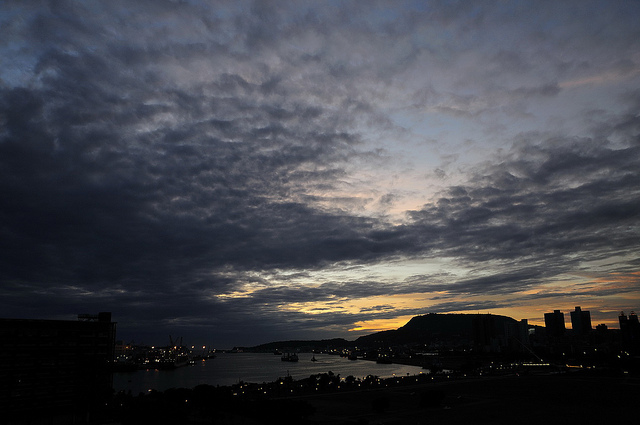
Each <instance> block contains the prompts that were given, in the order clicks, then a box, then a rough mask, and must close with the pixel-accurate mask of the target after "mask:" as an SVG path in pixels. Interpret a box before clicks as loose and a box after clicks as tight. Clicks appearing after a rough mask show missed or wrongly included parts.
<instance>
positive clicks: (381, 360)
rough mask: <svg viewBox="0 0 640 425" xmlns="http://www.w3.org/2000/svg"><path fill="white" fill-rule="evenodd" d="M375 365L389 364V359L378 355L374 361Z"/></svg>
mask: <svg viewBox="0 0 640 425" xmlns="http://www.w3.org/2000/svg"><path fill="white" fill-rule="evenodd" d="M376 363H378V364H391V363H392V362H391V357H389V356H387V355H386V354H385V355H382V354H381V355H379V356H378V359H377V360H376Z"/></svg>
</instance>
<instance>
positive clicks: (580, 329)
mask: <svg viewBox="0 0 640 425" xmlns="http://www.w3.org/2000/svg"><path fill="white" fill-rule="evenodd" d="M571 328H572V330H573V333H574V334H576V335H585V334H587V333H589V331H590V330H591V329H592V328H591V312H589V311H583V310H582V309H581V308H580V307H579V306H578V307H576V309H575V311H572V312H571Z"/></svg>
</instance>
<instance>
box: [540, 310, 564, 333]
mask: <svg viewBox="0 0 640 425" xmlns="http://www.w3.org/2000/svg"><path fill="white" fill-rule="evenodd" d="M544 327H545V329H546V331H547V335H548V336H549V337H552V338H557V337H561V336H564V333H565V330H566V328H565V326H564V313H562V312H561V311H560V310H553V313H545V314H544Z"/></svg>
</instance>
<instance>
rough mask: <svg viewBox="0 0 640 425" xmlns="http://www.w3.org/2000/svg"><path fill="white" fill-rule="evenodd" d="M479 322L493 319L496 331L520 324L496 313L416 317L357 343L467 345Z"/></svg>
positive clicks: (370, 344) (373, 344) (365, 337)
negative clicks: (438, 342) (451, 343)
mask: <svg viewBox="0 0 640 425" xmlns="http://www.w3.org/2000/svg"><path fill="white" fill-rule="evenodd" d="M479 319H485V320H486V319H490V322H491V325H492V326H494V327H496V328H504V326H505V325H514V324H517V323H518V322H517V321H516V320H515V319H513V318H511V317H507V316H501V315H495V314H437V313H429V314H425V315H423V316H415V317H413V318H412V319H411V320H409V322H407V324H406V325H404V326H402V327H400V328H398V329H395V330H389V331H382V332H376V333H373V334H370V335H365V336H361V337H360V338H358V339H356V341H355V342H356V344H358V345H363V346H376V345H381V344H390V345H402V344H425V343H431V342H434V341H441V342H449V343H450V342H459V343H464V342H469V341H472V340H473V329H474V322H477V321H478V320H479Z"/></svg>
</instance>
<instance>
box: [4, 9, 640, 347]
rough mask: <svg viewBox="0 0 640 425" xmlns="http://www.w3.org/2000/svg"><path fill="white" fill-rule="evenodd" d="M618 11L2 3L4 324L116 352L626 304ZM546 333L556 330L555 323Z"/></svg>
mask: <svg viewBox="0 0 640 425" xmlns="http://www.w3.org/2000/svg"><path fill="white" fill-rule="evenodd" d="M639 17H640V4H638V3H636V2H625V1H606V2H605V1H567V2H562V3H560V4H555V3H544V4H531V3H529V2H523V1H507V2H501V1H490V2H483V3H482V5H478V4H474V3H473V2H449V1H433V2H431V1H401V2H396V1H394V2H384V1H382V2H376V3H375V4H371V3H369V2H350V1H346V2H322V3H318V2H304V1H303V2H270V1H246V2H243V1H239V2H238V1H233V2H231V1H230V2H226V1H220V2H211V3H209V2H199V1H189V0H187V1H183V2H172V1H163V2H156V1H141V2H136V3H135V4H133V3H132V2H109V3H107V4H104V3H102V2H92V1H89V2H73V1H61V2H53V3H49V2H37V1H34V2H11V1H10V2H7V3H6V4H5V5H3V7H2V8H1V10H0V28H1V29H2V33H3V37H2V41H1V42H0V55H2V57H3V62H2V64H0V193H1V194H2V199H3V201H2V202H0V311H2V317H7V318H38V319H70V318H71V319H72V318H74V317H76V315H77V314H78V313H83V312H93V311H111V312H112V313H113V320H114V321H115V322H118V338H119V339H125V340H130V339H136V340H138V341H146V342H149V343H159V342H161V341H165V340H168V335H173V336H183V337H184V338H185V341H189V344H190V345H191V344H192V343H193V344H195V345H203V344H206V345H216V346H222V347H230V346H234V345H247V346H250V345H257V344H260V343H265V342H269V341H276V340H283V339H322V338H333V337H343V338H345V339H349V340H354V339H356V338H357V337H358V336H361V335H366V334H370V333H373V332H376V331H379V330H386V329H395V328H398V327H400V326H402V325H404V324H405V323H406V322H407V321H408V320H409V319H410V318H411V317H413V316H416V315H422V314H427V313H492V314H499V315H505V316H509V317H513V318H514V319H517V320H520V319H527V320H528V321H529V323H531V324H537V325H541V326H543V325H544V314H545V313H548V312H551V311H554V310H560V311H563V312H569V311H570V310H571V309H573V308H574V307H575V306H581V307H582V309H583V310H584V311H589V312H590V320H591V322H592V324H593V326H595V325H597V324H600V323H605V324H606V325H607V326H608V327H609V328H618V315H619V313H620V311H624V312H625V313H627V314H628V313H629V312H630V311H633V310H635V311H638V310H640V269H639V265H640V257H639V255H638V253H639V252H640V116H639V115H638V111H640V90H639V89H638V87H640V29H639V27H638V24H637V22H638V18H639ZM568 324H569V325H570V323H568Z"/></svg>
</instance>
